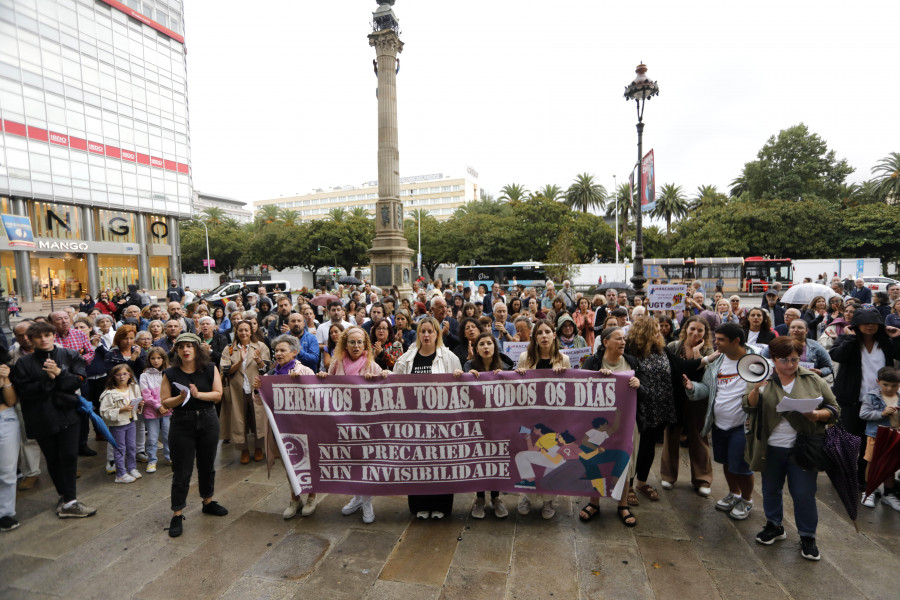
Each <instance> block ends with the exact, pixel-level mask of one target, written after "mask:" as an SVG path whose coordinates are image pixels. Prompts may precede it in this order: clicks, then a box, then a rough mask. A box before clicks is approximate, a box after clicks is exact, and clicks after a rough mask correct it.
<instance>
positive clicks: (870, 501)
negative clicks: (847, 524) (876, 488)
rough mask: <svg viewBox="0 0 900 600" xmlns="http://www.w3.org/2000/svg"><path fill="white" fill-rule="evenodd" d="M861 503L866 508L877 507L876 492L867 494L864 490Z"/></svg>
mask: <svg viewBox="0 0 900 600" xmlns="http://www.w3.org/2000/svg"><path fill="white" fill-rule="evenodd" d="M860 503H861V504H862V505H863V506H865V507H866V508H875V494H874V493H871V494H869V495H868V496H866V493H865V492H863V493H862V500H860Z"/></svg>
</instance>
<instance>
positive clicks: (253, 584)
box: [220, 576, 298, 600]
mask: <svg viewBox="0 0 900 600" xmlns="http://www.w3.org/2000/svg"><path fill="white" fill-rule="evenodd" d="M297 591H298V584H297V582H295V581H276V580H273V579H261V578H259V577H246V576H245V577H241V578H240V579H238V580H237V581H236V582H235V583H234V585H233V586H231V588H230V589H229V590H228V591H227V592H225V593H224V594H222V597H221V598H220V600H247V599H248V598H252V599H253V600H290V599H291V598H293V597H294V595H295V594H296V593H297Z"/></svg>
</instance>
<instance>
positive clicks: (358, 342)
mask: <svg viewBox="0 0 900 600" xmlns="http://www.w3.org/2000/svg"><path fill="white" fill-rule="evenodd" d="M347 345H348V346H365V345H366V342H365V340H347Z"/></svg>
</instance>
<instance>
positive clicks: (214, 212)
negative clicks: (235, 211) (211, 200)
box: [200, 206, 225, 225]
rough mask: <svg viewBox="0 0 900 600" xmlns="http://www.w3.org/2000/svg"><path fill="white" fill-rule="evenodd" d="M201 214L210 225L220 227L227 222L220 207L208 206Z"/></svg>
mask: <svg viewBox="0 0 900 600" xmlns="http://www.w3.org/2000/svg"><path fill="white" fill-rule="evenodd" d="M200 214H201V215H202V217H203V220H204V221H206V222H207V223H209V224H210V225H218V224H220V223H221V222H222V221H224V220H225V211H224V210H223V209H221V208H219V207H218V206H208V207H206V208H204V209H203V210H202V211H200Z"/></svg>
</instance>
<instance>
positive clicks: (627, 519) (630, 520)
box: [616, 506, 637, 527]
mask: <svg viewBox="0 0 900 600" xmlns="http://www.w3.org/2000/svg"><path fill="white" fill-rule="evenodd" d="M616 514H618V515H619V520H620V521H622V524H623V525H624V526H625V527H634V526H635V525H637V517H635V516H634V513H633V512H631V509H630V508H628V507H627V506H619V507H618V508H617V509H616Z"/></svg>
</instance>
